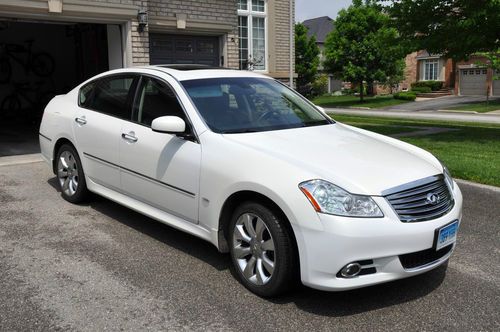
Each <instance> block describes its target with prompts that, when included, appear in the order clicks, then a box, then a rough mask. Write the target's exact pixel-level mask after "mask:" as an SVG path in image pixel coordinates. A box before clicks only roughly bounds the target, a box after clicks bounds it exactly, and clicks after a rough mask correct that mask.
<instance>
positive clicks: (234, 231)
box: [228, 201, 298, 297]
mask: <svg viewBox="0 0 500 332" xmlns="http://www.w3.org/2000/svg"><path fill="white" fill-rule="evenodd" d="M286 222H287V221H286V220H284V217H282V216H281V215H280V214H279V213H276V212H274V211H273V210H272V209H270V208H268V207H267V206H265V205H262V204H260V203H256V202H251V201H249V202H245V203H243V204H241V205H240V206H239V207H238V208H236V210H235V211H234V213H233V216H232V218H231V222H230V224H229V230H228V233H229V246H230V253H231V260H232V262H233V266H234V270H235V274H236V276H237V278H238V279H239V281H240V282H241V283H242V284H243V285H244V286H245V287H246V288H248V289H249V290H250V291H252V292H253V293H255V294H257V295H259V296H262V297H271V296H276V295H279V294H283V293H284V292H286V291H288V290H290V289H291V288H292V287H293V286H295V285H296V284H297V280H298V255H297V253H296V249H295V242H294V238H293V236H292V234H291V232H292V230H291V229H290V227H288V226H287V225H286ZM270 241H271V242H270Z"/></svg>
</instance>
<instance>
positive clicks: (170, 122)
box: [151, 116, 186, 134]
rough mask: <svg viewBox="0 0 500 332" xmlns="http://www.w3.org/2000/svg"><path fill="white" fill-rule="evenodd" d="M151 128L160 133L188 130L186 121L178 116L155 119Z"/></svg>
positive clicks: (178, 132)
mask: <svg viewBox="0 0 500 332" xmlns="http://www.w3.org/2000/svg"><path fill="white" fill-rule="evenodd" d="M151 129H152V130H153V131H156V132H158V133H167V134H181V133H184V132H185V131H186V123H185V122H184V120H182V119H181V118H179V117H178V116H161V117H159V118H156V119H154V120H153V122H152V123H151Z"/></svg>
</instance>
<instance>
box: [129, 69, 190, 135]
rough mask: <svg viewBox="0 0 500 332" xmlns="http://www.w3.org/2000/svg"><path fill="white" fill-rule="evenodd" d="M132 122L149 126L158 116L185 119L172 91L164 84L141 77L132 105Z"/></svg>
mask: <svg viewBox="0 0 500 332" xmlns="http://www.w3.org/2000/svg"><path fill="white" fill-rule="evenodd" d="M134 110H135V112H134V113H135V114H134V121H136V122H138V123H140V124H143V125H146V126H151V122H153V120H154V119H156V118H159V117H160V116H167V115H171V116H178V117H180V118H181V119H183V120H184V121H186V117H185V114H184V110H183V109H182V107H181V105H180V104H179V101H178V100H177V98H176V96H175V93H174V91H172V89H171V88H170V87H169V86H168V85H166V84H165V83H163V82H161V81H159V80H157V79H154V78H151V77H147V76H143V78H142V82H141V86H140V87H139V92H138V94H137V97H136V102H135V105H134Z"/></svg>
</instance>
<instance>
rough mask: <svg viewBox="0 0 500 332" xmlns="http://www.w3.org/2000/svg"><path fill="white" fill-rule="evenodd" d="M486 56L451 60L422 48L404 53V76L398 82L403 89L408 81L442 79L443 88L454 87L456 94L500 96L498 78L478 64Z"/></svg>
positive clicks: (406, 86)
mask: <svg viewBox="0 0 500 332" xmlns="http://www.w3.org/2000/svg"><path fill="white" fill-rule="evenodd" d="M485 61H486V59H485V58H484V57H481V56H472V57H471V58H470V59H469V60H468V61H460V62H457V63H453V60H452V59H447V58H444V57H442V56H441V55H439V54H430V53H429V52H427V51H425V50H422V51H418V52H414V53H411V54H409V55H408V56H407V57H406V69H405V80H404V81H403V82H402V84H401V88H402V89H403V90H405V89H410V88H411V83H413V82H417V81H430V80H434V81H442V82H443V88H444V89H449V90H450V91H453V92H454V94H456V95H462V96H467V95H486V91H487V90H488V87H489V89H490V90H489V93H490V95H493V96H500V81H499V80H493V78H494V76H495V75H494V73H493V71H492V70H491V69H488V68H485V67H483V66H481V65H480V63H484V62H485Z"/></svg>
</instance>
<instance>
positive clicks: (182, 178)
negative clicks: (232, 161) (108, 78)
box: [120, 76, 201, 223]
mask: <svg viewBox="0 0 500 332" xmlns="http://www.w3.org/2000/svg"><path fill="white" fill-rule="evenodd" d="M170 83H172V84H173V83H174V82H170ZM166 115H173V116H178V117H181V118H182V119H184V121H185V122H186V127H187V128H189V129H188V130H192V129H190V128H191V126H190V122H189V120H188V118H187V116H186V115H185V112H184V110H183V108H182V106H181V104H180V102H179V101H178V99H177V97H176V95H175V92H174V91H173V89H172V88H171V86H170V85H169V84H168V83H167V82H165V81H162V80H159V79H157V78H154V77H150V76H143V77H142V79H141V83H140V84H139V88H138V90H137V94H136V97H135V104H134V116H133V122H126V124H124V126H123V130H122V139H121V140H120V165H121V166H122V168H121V182H122V189H123V191H124V192H125V193H126V194H128V195H130V196H132V197H134V198H136V199H138V200H140V201H143V202H145V203H147V204H149V205H151V206H154V207H156V208H158V209H160V210H163V211H166V212H168V213H170V214H173V215H176V216H178V217H181V218H183V219H185V220H188V221H190V222H192V223H198V193H199V176H200V164H201V146H200V144H199V143H198V142H196V141H191V140H186V139H183V138H181V137H177V136H176V135H172V134H166V133H158V132H154V131H153V130H151V122H152V121H153V120H154V119H156V118H158V117H161V116H166Z"/></svg>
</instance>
